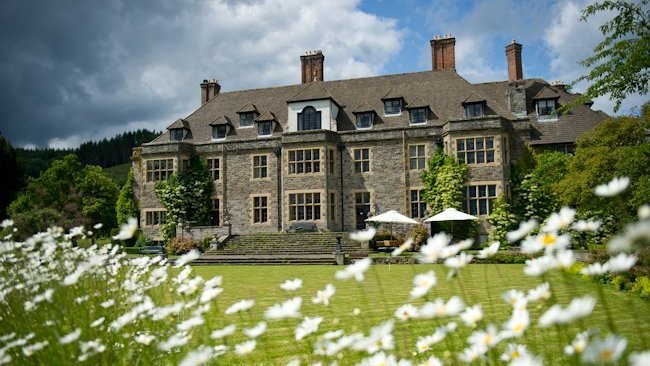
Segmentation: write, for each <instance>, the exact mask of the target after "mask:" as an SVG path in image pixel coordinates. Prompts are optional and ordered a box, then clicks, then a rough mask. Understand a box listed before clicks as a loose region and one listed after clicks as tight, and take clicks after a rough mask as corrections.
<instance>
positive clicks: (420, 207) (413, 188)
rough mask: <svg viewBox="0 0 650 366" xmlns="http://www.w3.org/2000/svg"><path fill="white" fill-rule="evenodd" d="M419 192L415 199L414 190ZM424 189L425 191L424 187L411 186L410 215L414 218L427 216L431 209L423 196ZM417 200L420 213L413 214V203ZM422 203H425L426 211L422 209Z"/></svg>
mask: <svg viewBox="0 0 650 366" xmlns="http://www.w3.org/2000/svg"><path fill="white" fill-rule="evenodd" d="M414 191H416V192H417V196H418V197H417V198H418V200H417V201H413V192H414ZM422 191H424V187H409V197H408V199H409V216H410V217H411V218H412V219H423V218H425V217H426V213H427V212H428V211H429V205H428V204H427V202H426V201H425V200H424V199H423V198H422ZM414 202H417V204H418V215H417V216H413V203H414ZM422 204H424V211H422Z"/></svg>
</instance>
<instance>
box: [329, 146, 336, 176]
mask: <svg viewBox="0 0 650 366" xmlns="http://www.w3.org/2000/svg"><path fill="white" fill-rule="evenodd" d="M327 169H328V171H327V172H328V174H335V173H336V150H335V149H332V148H328V149H327Z"/></svg>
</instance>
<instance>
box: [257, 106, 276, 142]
mask: <svg viewBox="0 0 650 366" xmlns="http://www.w3.org/2000/svg"><path fill="white" fill-rule="evenodd" d="M255 124H256V125H257V136H258V137H269V136H272V135H273V131H275V126H276V125H277V124H278V120H277V119H276V118H275V115H274V114H273V113H272V112H269V111H265V112H264V113H262V114H260V115H259V117H257V119H255Z"/></svg>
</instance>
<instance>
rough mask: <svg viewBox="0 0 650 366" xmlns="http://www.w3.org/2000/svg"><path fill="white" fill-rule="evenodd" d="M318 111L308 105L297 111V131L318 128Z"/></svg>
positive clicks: (319, 125) (319, 124)
mask: <svg viewBox="0 0 650 366" xmlns="http://www.w3.org/2000/svg"><path fill="white" fill-rule="evenodd" d="M320 128H321V123H320V111H316V108H314V107H312V106H309V107H305V109H303V110H302V112H301V113H298V131H306V130H320Z"/></svg>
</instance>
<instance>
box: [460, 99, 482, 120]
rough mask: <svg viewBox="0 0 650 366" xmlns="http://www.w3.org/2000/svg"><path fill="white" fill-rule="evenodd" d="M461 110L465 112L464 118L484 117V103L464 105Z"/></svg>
mask: <svg viewBox="0 0 650 366" xmlns="http://www.w3.org/2000/svg"><path fill="white" fill-rule="evenodd" d="M479 107H480V108H479ZM463 109H464V110H465V118H479V117H484V116H485V109H486V108H485V102H473V103H465V105H464V108H463Z"/></svg>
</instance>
